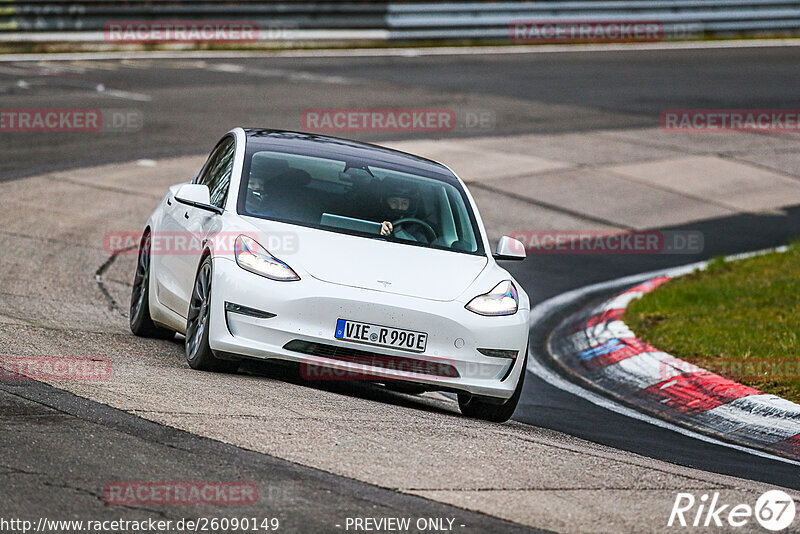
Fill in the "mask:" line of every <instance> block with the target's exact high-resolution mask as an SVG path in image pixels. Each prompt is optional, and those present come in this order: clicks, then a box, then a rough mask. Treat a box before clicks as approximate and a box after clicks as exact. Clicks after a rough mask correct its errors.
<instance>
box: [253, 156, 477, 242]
mask: <svg viewBox="0 0 800 534" xmlns="http://www.w3.org/2000/svg"><path fill="white" fill-rule="evenodd" d="M249 158H250V159H249V162H248V163H249V165H246V166H245V171H246V175H245V176H244V177H243V179H242V186H241V187H242V195H241V196H240V203H239V212H240V213H242V214H244V215H250V216H253V217H259V218H263V219H274V220H278V221H283V222H290V223H294V224H300V225H303V226H310V227H313V228H320V229H324V230H330V231H335V232H340V233H348V234H354V235H360V236H364V237H372V238H378V239H388V240H392V241H396V242H398V243H403V244H409V245H416V246H425V247H431V248H440V249H446V250H453V251H457V252H465V253H472V254H482V253H483V247H482V246H481V242H480V239H479V237H478V236H479V233H478V230H477V225H476V224H475V217H474V215H473V214H472V211H471V209H470V207H469V204H468V202H467V201H466V197H465V195H464V192H463V191H462V188H461V187H459V186H457V185H454V184H451V183H447V182H445V181H442V180H437V179H434V178H429V177H425V176H419V175H416V174H410V173H407V172H401V171H398V170H391V169H387V168H381V167H380V166H375V165H367V164H365V163H363V162H353V161H345V160H337V159H333V158H328V157H317V156H308V155H300V154H289V153H285V152H274V151H257V152H254V153H252V154H250V155H249ZM248 167H249V172H247V171H248Z"/></svg>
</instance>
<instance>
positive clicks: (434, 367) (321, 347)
mask: <svg viewBox="0 0 800 534" xmlns="http://www.w3.org/2000/svg"><path fill="white" fill-rule="evenodd" d="M283 348H284V349H286V350H291V351H293V352H301V353H303V354H310V355H311V356H320V357H322V358H329V359H331V360H339V361H343V362H348V363H357V364H359V365H366V366H370V367H376V368H378V369H386V370H391V371H402V372H405V373H417V374H423V375H432V376H441V377H446V378H459V377H460V376H461V375H460V374H459V373H458V369H456V368H455V366H453V365H452V364H451V363H449V362H447V361H446V360H444V359H442V358H435V359H434V358H426V359H421V358H411V357H408V356H389V355H387V354H377V353H375V352H369V351H366V350H357V349H351V348H349V347H337V346H336V345H328V344H325V343H314V342H311V341H303V340H300V339H295V340H292V341H290V342H288V343H287V344H286V345H284V346H283Z"/></svg>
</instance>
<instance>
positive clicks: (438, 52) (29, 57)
mask: <svg viewBox="0 0 800 534" xmlns="http://www.w3.org/2000/svg"><path fill="white" fill-rule="evenodd" d="M795 46H800V39H742V40H729V41H685V42H664V43H620V44H574V45H513V46H511V45H509V46H475V47H452V46H448V47H433V48H353V49H335V50H326V49H313V50H281V51H268V50H250V51H248V50H237V51H227V50H187V51H182V52H181V51H171V50H153V51H136V52H68V53H64V54H60V53H54V54H0V62H12V61H45V60H46V61H77V60H93V61H95V60H121V59H202V58H215V59H237V58H240V59H246V58H262V57H294V58H322V57H419V56H470V55H494V54H553V53H565V52H567V53H568V52H625V51H639V50H645V51H646V50H701V49H716V48H765V47H766V48H769V47H795Z"/></svg>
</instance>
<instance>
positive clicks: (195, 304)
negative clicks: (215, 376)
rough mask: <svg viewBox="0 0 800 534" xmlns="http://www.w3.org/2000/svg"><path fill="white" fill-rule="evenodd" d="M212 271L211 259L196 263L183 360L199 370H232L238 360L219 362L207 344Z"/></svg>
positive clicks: (209, 323)
mask: <svg viewBox="0 0 800 534" xmlns="http://www.w3.org/2000/svg"><path fill="white" fill-rule="evenodd" d="M213 272H214V267H213V263H212V260H211V257H210V256H208V257H206V258H205V259H204V260H203V262H202V263H201V264H200V269H198V271H197V277H196V279H195V282H194V288H193V289H192V298H191V300H190V301H189V316H188V317H187V320H186V361H187V362H189V367H191V368H192V369H198V370H200V371H228V372H230V371H235V370H236V369H237V368H238V367H239V362H238V361H233V360H221V359H219V358H217V357H216V356H214V353H213V352H212V351H211V347H210V346H209V344H208V333H209V330H210V325H211V281H212V274H213Z"/></svg>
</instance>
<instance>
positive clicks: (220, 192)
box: [197, 136, 236, 208]
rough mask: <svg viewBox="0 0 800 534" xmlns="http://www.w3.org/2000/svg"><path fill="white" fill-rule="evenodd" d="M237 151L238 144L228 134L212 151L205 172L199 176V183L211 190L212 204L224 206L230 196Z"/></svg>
mask: <svg viewBox="0 0 800 534" xmlns="http://www.w3.org/2000/svg"><path fill="white" fill-rule="evenodd" d="M235 153H236V144H235V143H234V141H233V138H232V137H230V136H228V137H226V138H225V139H224V140H223V141H222V142H221V143H220V144H219V145H217V148H215V149H214V151H213V152H212V153H211V156H210V157H209V158H208V162H207V163H206V166H205V168H204V169H203V172H202V173H201V174H200V176H199V177H198V178H197V183H198V184H203V185H207V186H208V189H209V191H210V192H211V204H212V205H214V206H216V207H218V208H222V207H223V206H224V205H225V200H227V198H228V189H229V186H230V183H231V174H232V173H233V156H234V154H235Z"/></svg>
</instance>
